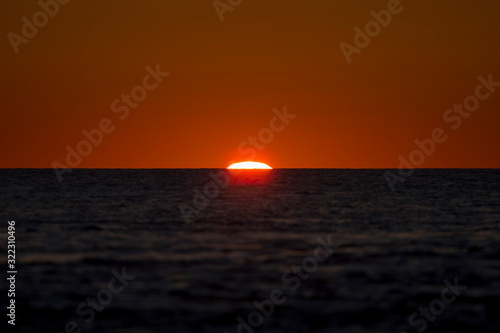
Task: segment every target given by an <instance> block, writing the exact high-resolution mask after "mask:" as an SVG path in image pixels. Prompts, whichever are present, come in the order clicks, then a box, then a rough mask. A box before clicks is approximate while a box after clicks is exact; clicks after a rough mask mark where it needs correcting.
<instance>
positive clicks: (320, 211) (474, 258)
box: [0, 169, 500, 333]
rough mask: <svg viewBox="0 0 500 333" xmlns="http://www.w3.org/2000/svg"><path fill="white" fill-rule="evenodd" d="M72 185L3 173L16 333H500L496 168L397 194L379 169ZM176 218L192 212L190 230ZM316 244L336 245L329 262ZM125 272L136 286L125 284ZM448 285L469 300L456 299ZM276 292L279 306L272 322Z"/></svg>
mask: <svg viewBox="0 0 500 333" xmlns="http://www.w3.org/2000/svg"><path fill="white" fill-rule="evenodd" d="M210 174H214V175H218V177H219V179H218V182H219V183H221V184H222V185H224V180H225V178H224V177H222V176H228V177H230V183H229V185H227V186H222V187H220V186H216V184H217V182H216V181H215V180H214V179H213V178H212V177H211V176H210ZM64 178H65V180H64V182H63V183H62V184H61V183H59V181H58V180H57V178H56V176H55V174H54V172H53V171H52V170H30V169H27V170H10V169H4V170H0V185H1V187H0V193H1V196H0V199H1V202H0V215H1V221H3V222H2V223H1V226H0V231H1V241H2V248H3V249H4V253H5V256H6V254H7V253H6V252H7V251H6V229H7V221H10V220H15V221H16V251H17V252H16V254H17V256H16V259H17V270H18V274H17V281H16V305H17V306H16V329H17V330H18V331H19V332H54V333H55V332H64V331H65V326H66V325H67V323H68V322H71V321H74V322H75V324H76V325H77V328H75V332H77V329H81V330H82V332H105V333H107V332H125V333H127V332H186V333H187V332H196V333H203V332H221V333H224V332H228V333H231V332H237V331H239V332H245V333H250V332H325V333H326V332H328V333H330V332H395V333H398V332H400V331H407V332H417V330H418V329H421V330H424V326H425V331H426V332H499V331H500V315H499V312H498V311H499V309H500V171H499V170H415V172H414V174H413V175H412V176H411V177H409V178H408V179H407V180H406V181H405V182H404V183H398V184H397V185H396V191H395V192H392V191H391V190H390V188H389V186H388V184H387V182H386V180H385V179H384V170H335V169H332V170H322V169H277V170H272V171H268V172H267V173H266V172H264V173H259V174H254V173H252V174H247V173H240V174H238V175H235V174H231V175H227V174H226V172H225V171H222V170H209V169H202V170H186V169H179V170H172V169H170V170H122V169H120V170H74V171H73V172H72V173H69V174H65V175H64ZM193 190H194V192H193ZM204 190H206V191H207V193H208V195H209V196H215V197H214V198H212V199H208V198H206V199H205V198H204V197H201V196H200V194H199V193H203V192H204ZM198 191H199V192H198ZM217 192H218V193H217ZM195 195H196V197H195ZM193 199H196V200H195V204H196V205H194V204H193ZM195 206H196V207H197V208H196V207H195ZM204 206H206V207H205V208H204ZM179 207H182V209H183V210H184V211H185V212H189V211H191V212H192V211H194V209H196V211H197V213H196V214H193V215H191V218H190V219H189V221H190V223H187V222H186V220H185V219H184V218H183V216H182V214H181V211H180V209H179ZM200 208H203V209H200ZM186 215H188V213H186ZM318 237H319V238H320V239H321V240H323V241H324V242H327V243H328V237H330V239H329V240H330V242H334V243H336V244H340V245H339V246H338V247H337V248H335V249H334V251H333V253H330V255H329V256H328V255H326V257H327V258H324V257H325V254H328V253H327V252H325V249H326V248H328V245H326V246H323V247H321V246H319V244H320V243H319V241H318ZM318 246H319V247H318ZM315 254H316V255H319V254H321V256H323V258H324V259H323V260H319V259H317V258H316V259H315V257H314V255H315ZM308 258H309V259H308ZM303 265H306V266H303ZM307 265H309V266H307ZM3 267H5V266H3ZM122 269H125V275H130V276H135V277H134V278H133V279H132V278H131V277H130V278H129V280H127V279H125V280H124V282H123V283H121V282H120V281H119V280H117V279H116V278H115V275H120V274H119V273H118V272H122ZM306 269H307V270H308V271H309V272H307V271H306ZM113 270H115V273H113V272H112V271H113ZM294 270H295V271H294ZM297 270H298V271H297ZM5 271H6V270H4V272H5ZM4 274H5V273H4ZM2 280H3V281H4V282H2V284H0V295H2V296H1V297H0V302H1V304H2V306H6V305H7V296H6V295H7V284H6V283H5V279H2ZM445 280H447V281H449V283H451V284H453V283H455V282H457V283H458V284H459V285H462V286H467V289H465V290H464V289H463V288H462V289H457V290H458V291H457V290H455V291H456V293H455V294H453V293H450V291H448V290H446V288H447V282H445ZM110 282H111V287H110V286H109V285H110ZM110 288H113V290H114V292H111V291H109V290H110ZM459 288H461V287H459ZM275 289H277V290H281V291H283V293H284V295H282V296H281V298H280V300H281V301H280V303H282V304H279V305H273V307H274V309H273V311H272V313H270V312H271V311H269V310H270V307H271V306H270V305H269V304H270V303H271V304H273V303H272V302H271V301H268V300H269V299H271V296H270V295H271V294H272V292H273V290H275ZM448 289H449V288H448ZM276 292H277V291H276ZM109 295H111V297H112V299H108V297H109ZM96 297H98V298H100V301H101V302H103V303H101V304H99V303H97V304H96V309H95V310H92V308H91V306H90V305H88V304H87V299H88V298H90V300H91V299H92V298H96ZM284 297H286V298H284ZM444 299H446V300H448V301H449V302H445V301H443V300H444ZM91 301H92V300H91ZM254 301H257V302H258V303H259V304H264V305H263V306H264V308H263V310H260V311H259V310H258V309H257V307H256V305H255V304H254ZM97 302H99V301H97ZM81 303H83V305H81ZM266 306H267V308H266ZM429 306H431V308H432V307H434V308H433V309H430V310H425V309H424V311H427V313H428V314H427V316H428V318H427V319H425V318H426V317H425V316H426V315H424V314H419V313H418V312H419V308H421V307H422V308H428V307H429ZM4 309H5V308H4ZM252 312H253V315H252ZM262 312H266V314H267V315H269V316H266V314H264V315H262V314H261V313H262ZM3 313H4V315H3V317H4V318H3V319H2V322H1V323H0V327H6V322H7V317H6V316H5V310H4V312H3ZM413 313H417V314H416V315H414V317H413V321H412V323H413V325H412V324H410V323H409V320H408V319H409V317H410V316H411V315H412V314H413ZM433 313H434V314H436V315H434V314H433ZM249 315H250V318H249ZM238 317H240V318H241V319H240V321H238ZM249 320H250V323H253V325H254V326H255V327H252V326H251V324H241V325H240V326H239V329H238V325H239V324H240V322H241V321H245V322H246V323H249ZM261 322H262V323H261ZM71 325H72V324H69V326H70V327H69V330H68V332H71V331H72V330H73V328H72V327H71ZM2 332H4V330H3V328H2Z"/></svg>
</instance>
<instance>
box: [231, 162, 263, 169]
mask: <svg viewBox="0 0 500 333" xmlns="http://www.w3.org/2000/svg"><path fill="white" fill-rule="evenodd" d="M227 168H228V169H272V168H271V167H270V166H269V165H267V164H265V163H261V162H252V161H245V162H238V163H233V164H231V165H230V166H228V167H227Z"/></svg>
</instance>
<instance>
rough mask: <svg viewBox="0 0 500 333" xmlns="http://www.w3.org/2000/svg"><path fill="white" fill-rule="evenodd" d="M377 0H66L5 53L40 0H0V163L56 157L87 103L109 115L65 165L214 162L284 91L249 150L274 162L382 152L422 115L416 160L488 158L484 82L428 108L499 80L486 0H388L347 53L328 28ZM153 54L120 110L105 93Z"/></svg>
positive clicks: (492, 102)
mask: <svg viewBox="0 0 500 333" xmlns="http://www.w3.org/2000/svg"><path fill="white" fill-rule="evenodd" d="M222 2H227V0H222ZM387 3H388V1H346V0H323V1H304V0H275V1H269V0H243V1H242V3H241V4H240V5H238V6H236V7H235V8H234V9H233V11H232V12H226V13H224V21H222V22H221V20H220V19H219V16H218V14H217V12H216V10H215V9H214V6H213V4H212V0H197V1H179V0H175V1H166V0H161V1H160V0H158V1H156V0H143V1H138V0H136V1H132V0H113V1H111V0H109V1H102V0H100V1H97V0H90V1H76V0H72V1H70V2H69V3H68V4H65V5H61V6H60V8H59V12H58V13H57V14H56V15H55V16H54V17H53V18H50V19H49V22H48V24H47V25H46V26H44V27H42V28H39V32H38V34H37V35H36V36H34V37H33V38H32V39H29V41H28V43H27V44H21V45H19V52H18V53H17V54H16V53H15V52H14V48H13V46H12V45H11V42H10V41H9V39H8V37H7V34H8V33H9V32H14V33H16V34H18V35H21V28H22V25H23V22H22V21H21V18H22V17H23V16H26V17H28V18H29V20H30V21H32V16H33V14H35V13H36V12H37V11H39V10H40V7H39V5H38V4H37V2H36V1H4V2H2V3H1V5H0V12H1V14H0V15H2V20H1V31H3V34H4V38H3V42H2V43H0V53H1V55H2V61H1V63H0V67H1V73H2V87H1V92H0V94H1V95H0V96H1V98H0V110H1V116H0V136H1V140H0V156H1V163H0V167H8V168H11V167H47V168H50V167H51V165H52V163H53V162H54V161H58V162H60V163H62V164H66V163H65V159H66V154H67V152H66V146H70V147H73V148H75V147H76V146H77V144H78V143H79V142H80V141H81V140H83V139H85V137H84V136H83V134H82V130H84V129H88V130H90V129H93V128H96V127H98V126H99V122H100V121H101V120H102V119H103V118H109V119H111V120H112V122H113V125H114V126H115V129H114V131H113V132H112V133H109V134H105V135H104V137H103V140H102V143H101V144H100V145H98V146H96V147H94V148H93V151H92V153H90V154H89V155H88V156H86V157H83V158H82V161H81V163H79V165H78V167H84V168H94V167H96V168H99V167H105V168H108V167H118V168H135V167H146V168H151V167H153V168H198V167H226V166H227V165H228V163H229V161H231V160H234V161H237V160H245V159H246V158H245V157H247V156H242V154H240V153H239V152H238V146H239V145H240V144H241V143H242V142H243V141H245V140H247V137H248V136H249V135H257V134H258V133H259V131H260V130H261V129H262V128H264V127H268V125H269V122H270V120H271V119H272V118H273V116H274V114H273V111H272V110H273V109H274V108H276V109H278V110H282V109H283V107H284V106H285V105H286V107H287V110H288V112H289V113H291V114H296V115H297V117H296V118H295V119H293V120H291V121H290V123H289V124H288V125H287V126H286V128H285V129H284V130H283V131H281V132H279V133H276V134H275V136H274V139H273V140H272V141H271V142H270V143H268V144H266V145H265V149H263V150H262V151H259V152H258V155H257V157H256V158H255V160H257V161H261V162H266V163H268V164H270V165H271V166H273V167H275V168H280V167H286V168H301V167H322V168H392V167H398V165H399V161H398V156H399V155H402V156H404V157H407V156H408V155H409V154H410V153H411V152H412V150H414V149H415V148H416V146H415V143H414V140H415V139H417V138H418V139H425V138H428V137H430V136H431V132H432V130H433V129H434V128H436V127H441V128H443V129H444V130H445V132H446V134H447V135H448V139H447V140H446V141H445V142H444V143H441V144H438V145H437V146H436V150H435V152H434V153H433V154H431V155H430V156H429V157H427V158H426V159H425V162H424V163H423V164H422V165H421V167H429V168H432V167H495V168H498V167H500V154H499V153H498V143H499V142H500V131H499V130H498V127H499V124H500V110H499V106H500V87H499V88H498V90H497V91H496V92H495V93H493V94H491V96H490V97H489V98H488V99H487V100H485V101H482V102H481V104H480V107H479V109H478V110H477V111H475V112H474V113H472V114H471V116H470V117H469V118H467V119H464V120H463V123H462V124H461V126H460V128H458V129H457V130H453V129H452V128H451V126H450V124H447V123H445V122H444V120H443V113H444V112H445V111H446V110H447V109H448V108H450V107H452V106H453V104H455V103H462V102H463V100H464V99H465V98H466V97H467V96H469V95H471V94H474V91H475V88H476V86H477V85H478V80H477V77H478V76H479V75H482V76H484V77H487V76H488V75H489V74H493V78H494V79H496V81H500V61H499V59H500V45H499V37H498V32H499V31H500V20H499V19H498V18H499V14H500V2H499V1H497V0H490V1H487V0H482V1H470V0H467V1H456V0H447V1H429V0H413V1H411V2H410V1H408V0H404V1H401V4H402V6H403V10H402V12H401V13H399V14H397V15H393V17H392V21H391V22H390V24H389V25H388V26H387V27H384V28H382V29H381V32H380V34H379V35H378V36H375V37H373V38H372V40H371V43H370V44H369V45H368V46H367V47H366V48H364V49H362V50H361V52H360V53H359V54H354V55H353V56H352V62H351V63H350V64H348V63H347V61H346V59H345V57H344V55H343V53H342V51H341V49H340V47H339V44H340V43H342V42H346V43H350V44H353V39H354V35H355V32H354V30H353V28H354V27H355V26H359V27H361V28H363V29H364V26H365V24H366V23H367V22H369V21H371V20H373V18H372V16H371V15H370V11H371V10H376V11H379V10H382V9H386V8H387ZM157 64H159V65H160V68H161V70H162V71H165V72H169V73H170V75H169V76H168V77H166V78H165V79H164V81H163V82H162V83H161V84H160V85H159V86H158V87H157V88H155V89H154V90H152V91H150V92H149V93H148V96H147V98H146V99H145V100H144V101H142V102H140V103H139V105H138V106H137V108H135V109H133V110H130V114H129V116H128V117H127V118H126V119H123V120H121V119H120V118H119V114H117V113H113V112H112V110H111V104H112V102H113V101H114V100H115V99H117V98H120V96H121V94H123V93H130V91H131V89H132V88H134V87H135V86H137V85H139V84H142V81H143V78H144V76H145V75H146V74H147V71H146V70H145V68H146V67H147V66H150V67H152V68H154V67H155V66H156V65H157Z"/></svg>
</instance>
